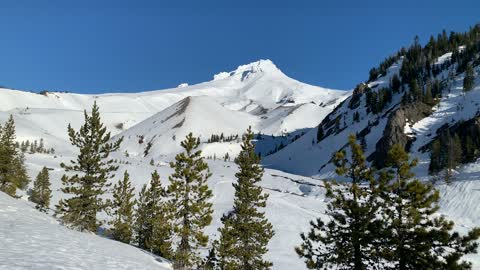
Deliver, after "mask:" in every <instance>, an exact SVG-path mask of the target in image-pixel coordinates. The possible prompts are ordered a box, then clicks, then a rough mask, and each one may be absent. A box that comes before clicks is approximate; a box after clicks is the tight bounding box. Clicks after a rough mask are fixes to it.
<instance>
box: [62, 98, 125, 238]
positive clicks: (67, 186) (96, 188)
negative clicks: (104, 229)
mask: <svg viewBox="0 0 480 270" xmlns="http://www.w3.org/2000/svg"><path fill="white" fill-rule="evenodd" d="M84 116H85V123H84V124H83V126H82V127H81V128H80V130H79V131H75V130H74V129H73V128H72V127H71V126H70V125H68V135H69V137H70V142H71V143H72V145H73V146H75V147H77V148H78V150H79V152H80V153H79V155H78V156H77V159H76V160H72V161H71V165H66V164H64V163H62V164H60V165H61V167H62V168H63V169H64V170H65V171H66V172H75V173H76V174H74V175H71V176H67V175H64V176H63V177H62V184H63V187H62V189H61V190H62V192H64V193H66V194H71V195H72V196H71V197H68V198H67V199H62V200H60V201H59V204H58V205H57V215H59V216H60V219H61V220H62V222H63V223H64V224H66V225H68V226H70V227H72V228H76V229H78V230H80V231H91V232H96V230H97V227H98V225H100V224H101V223H100V222H99V221H98V220H97V213H98V212H100V211H102V210H105V209H106V207H107V206H108V205H107V204H106V203H105V202H104V200H103V199H102V197H101V195H103V194H104V193H105V188H106V187H108V186H109V184H107V180H108V179H110V178H112V177H114V175H113V172H115V171H116V170H117V169H118V166H115V165H113V160H108V157H109V155H110V153H111V152H114V151H117V150H118V149H119V147H120V143H121V142H122V138H120V139H119V140H117V141H115V142H113V143H110V142H109V141H110V132H107V128H106V127H105V126H104V125H103V123H102V122H101V119H100V112H99V108H98V106H97V104H96V102H95V103H94V105H93V108H92V114H91V116H89V115H88V114H87V112H86V111H85V112H84Z"/></svg>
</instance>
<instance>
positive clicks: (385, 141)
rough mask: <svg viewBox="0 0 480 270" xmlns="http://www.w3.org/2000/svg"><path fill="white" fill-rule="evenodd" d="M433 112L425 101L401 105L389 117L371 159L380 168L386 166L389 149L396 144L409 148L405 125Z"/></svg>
mask: <svg viewBox="0 0 480 270" xmlns="http://www.w3.org/2000/svg"><path fill="white" fill-rule="evenodd" d="M431 113H432V108H431V106H429V105H427V104H425V103H423V102H415V103H410V104H407V105H401V106H400V107H399V108H398V109H396V110H395V111H393V112H392V113H391V114H390V116H389V117H388V121H387V125H386V126H385V129H384V130H383V135H382V137H381V139H380V140H379V141H378V142H377V144H376V145H375V152H373V153H372V155H370V157H369V160H370V161H372V162H373V164H374V165H375V167H377V168H378V169H380V168H383V167H385V162H386V158H387V154H388V150H389V149H390V148H392V146H393V145H395V144H400V145H401V146H403V147H404V148H408V144H409V142H410V140H411V139H410V138H409V137H408V136H407V135H406V134H405V125H407V124H414V123H416V122H418V121H420V120H422V119H423V118H425V117H427V116H429V115H430V114H431Z"/></svg>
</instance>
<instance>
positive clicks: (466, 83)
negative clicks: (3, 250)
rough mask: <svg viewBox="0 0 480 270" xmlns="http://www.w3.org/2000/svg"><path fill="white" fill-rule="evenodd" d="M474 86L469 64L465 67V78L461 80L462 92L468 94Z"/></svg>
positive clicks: (472, 73)
mask: <svg viewBox="0 0 480 270" xmlns="http://www.w3.org/2000/svg"><path fill="white" fill-rule="evenodd" d="M474 86H475V75H474V72H473V67H472V65H471V64H468V65H467V69H466V71H465V78H464V79H463V91H465V92H468V91H470V90H472V89H473V87H474Z"/></svg>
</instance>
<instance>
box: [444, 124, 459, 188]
mask: <svg viewBox="0 0 480 270" xmlns="http://www.w3.org/2000/svg"><path fill="white" fill-rule="evenodd" d="M447 136H448V143H447V145H446V146H447V147H448V148H447V155H446V162H447V163H446V170H445V182H446V183H447V184H450V183H451V181H452V177H453V171H454V170H455V168H456V167H457V166H458V165H459V164H460V162H461V159H462V144H461V142H460V138H459V137H458V135H457V134H455V135H453V136H452V135H451V134H450V133H448V135H447Z"/></svg>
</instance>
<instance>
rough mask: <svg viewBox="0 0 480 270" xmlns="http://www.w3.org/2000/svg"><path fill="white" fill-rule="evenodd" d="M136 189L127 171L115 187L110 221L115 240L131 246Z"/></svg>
mask: <svg viewBox="0 0 480 270" xmlns="http://www.w3.org/2000/svg"><path fill="white" fill-rule="evenodd" d="M134 191H135V188H133V187H132V184H131V182H130V175H129V174H128V172H127V171H125V172H124V174H123V179H122V180H120V181H119V182H118V183H117V184H115V185H114V187H113V201H112V208H113V219H112V221H110V225H112V226H113V228H112V236H113V239H115V240H117V241H120V242H123V243H127V244H130V242H131V241H132V232H133V211H134V206H135V199H134V196H135V193H134Z"/></svg>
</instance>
